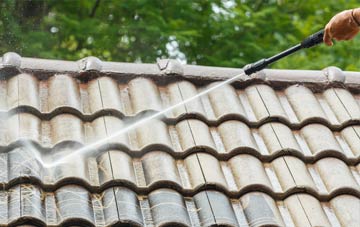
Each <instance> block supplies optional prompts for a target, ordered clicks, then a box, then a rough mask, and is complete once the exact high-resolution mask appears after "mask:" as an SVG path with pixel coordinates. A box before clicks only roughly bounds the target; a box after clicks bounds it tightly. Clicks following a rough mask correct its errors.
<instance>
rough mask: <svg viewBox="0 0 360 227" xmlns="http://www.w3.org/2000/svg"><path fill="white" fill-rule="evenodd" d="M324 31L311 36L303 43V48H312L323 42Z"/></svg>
mask: <svg viewBox="0 0 360 227" xmlns="http://www.w3.org/2000/svg"><path fill="white" fill-rule="evenodd" d="M323 37H324V29H321V30H320V31H318V32H316V33H314V34H312V35H310V36H309V37H307V38H306V39H304V40H303V41H302V42H301V47H302V48H310V47H313V46H316V45H318V44H320V43H322V42H323Z"/></svg>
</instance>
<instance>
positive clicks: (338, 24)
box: [324, 8, 360, 46]
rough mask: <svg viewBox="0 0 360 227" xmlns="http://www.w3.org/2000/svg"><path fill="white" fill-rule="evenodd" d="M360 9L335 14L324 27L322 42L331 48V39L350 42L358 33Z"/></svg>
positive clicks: (359, 29) (359, 28)
mask: <svg viewBox="0 0 360 227" xmlns="http://www.w3.org/2000/svg"><path fill="white" fill-rule="evenodd" d="M359 21H360V8H358V9H354V11H353V10H345V11H342V12H340V13H338V14H336V15H335V16H334V17H333V18H331V20H330V21H329V23H328V24H327V25H326V26H325V33H324V42H325V44H326V45H328V46H332V45H333V42H332V39H335V40H350V39H352V38H354V37H355V36H356V34H358V33H359V31H360V27H359V24H358V22H359Z"/></svg>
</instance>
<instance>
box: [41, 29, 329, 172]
mask: <svg viewBox="0 0 360 227" xmlns="http://www.w3.org/2000/svg"><path fill="white" fill-rule="evenodd" d="M323 36H324V30H320V31H318V32H316V33H314V34H312V35H310V36H309V37H307V38H306V39H304V40H303V41H302V42H301V43H299V44H297V45H295V46H293V47H291V48H289V49H287V50H285V51H283V52H281V53H278V54H276V55H274V56H272V57H269V58H264V59H261V60H259V61H257V62H255V63H252V64H248V65H246V66H245V67H244V72H242V73H240V74H238V75H235V76H233V77H231V78H230V79H227V80H224V81H222V82H220V83H218V84H216V85H215V86H213V87H210V88H209V89H206V90H204V91H202V92H200V93H198V94H197V95H195V96H193V97H190V98H188V99H185V100H183V101H182V102H179V103H177V104H175V105H173V106H170V107H168V108H166V109H164V110H162V111H160V112H157V113H153V114H151V115H149V116H146V117H144V118H142V119H140V120H138V121H136V122H134V123H131V124H129V125H126V126H125V127H124V128H122V129H121V130H119V131H117V132H116V133H114V134H112V135H109V136H108V137H106V138H104V139H101V140H98V141H96V142H94V143H91V144H88V145H86V146H84V147H82V148H79V149H75V150H73V151H71V153H68V154H66V155H64V156H62V157H59V158H58V159H57V160H46V159H45V158H43V157H42V156H41V155H39V152H38V153H37V154H35V156H34V158H35V159H36V160H38V161H39V162H40V163H42V164H43V167H44V168H51V167H55V166H57V165H59V164H62V163H66V162H67V161H68V160H69V159H73V158H74V157H75V156H79V155H85V154H86V155H89V153H91V154H92V152H94V151H96V149H97V148H98V147H100V146H102V145H104V144H106V143H107V142H108V141H109V140H112V139H114V138H115V137H117V136H119V135H121V134H123V133H126V132H128V131H130V130H133V129H135V128H137V127H138V126H140V125H142V124H144V123H147V122H149V121H150V120H153V119H156V118H159V117H161V116H164V114H166V113H167V112H169V111H171V110H173V109H175V108H177V107H179V106H182V105H185V104H187V103H189V102H191V101H193V100H195V99H197V98H199V97H201V96H203V95H206V94H208V93H209V92H211V91H213V90H215V89H217V88H219V87H221V86H223V85H225V84H230V83H232V82H234V81H236V80H237V79H239V78H240V77H242V76H244V75H247V76H250V75H251V74H253V73H256V72H258V71H260V70H262V69H264V68H266V67H267V66H268V65H270V64H272V63H274V62H276V61H278V60H280V59H282V58H284V57H287V56H289V55H290V54H293V53H295V52H297V51H299V50H301V49H305V48H310V47H313V46H316V45H318V44H320V43H322V42H323Z"/></svg>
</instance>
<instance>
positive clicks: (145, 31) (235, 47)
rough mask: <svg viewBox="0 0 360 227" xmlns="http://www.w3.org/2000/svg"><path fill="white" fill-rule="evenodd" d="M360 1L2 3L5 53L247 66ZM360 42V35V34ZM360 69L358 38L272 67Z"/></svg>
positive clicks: (0, 40) (0, 45) (0, 37)
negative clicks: (162, 59) (171, 59)
mask: <svg viewBox="0 0 360 227" xmlns="http://www.w3.org/2000/svg"><path fill="white" fill-rule="evenodd" d="M359 6H360V4H359V2H358V0H328V1H320V0H294V1H286V0H263V1H262V0H229V1H225V0H212V1H210V0H208V1H205V0H194V1H193V0H66V1H59V0H43V1H40V0H36V1H35V0H32V1H30V0H0V52H1V53H0V54H2V53H5V52H8V51H15V52H17V53H19V54H20V55H22V56H27V57H39V58H57V59H67V60H78V59H80V58H83V57H86V56H89V55H93V56H97V57H99V58H100V59H102V60H106V61H124V62H149V63H153V62H155V61H156V59H158V58H177V59H180V60H181V61H182V62H187V64H199V65H213V66H229V67H242V66H243V65H244V64H246V63H248V62H252V61H255V60H257V59H259V58H263V57H267V56H270V55H272V54H275V53H277V52H278V51H281V50H283V49H285V48H287V47H289V46H290V45H293V44H296V43H298V42H299V41H300V40H301V39H302V38H304V37H306V36H307V35H309V34H311V33H313V32H315V31H317V30H319V29H321V28H322V27H323V26H324V25H325V24H326V23H327V22H328V20H329V19H330V18H331V17H332V16H333V15H335V14H336V13H337V12H339V11H342V10H344V9H348V8H354V7H359ZM359 36H360V35H359ZM328 65H335V66H338V67H341V68H343V69H346V70H357V71H359V70H360V37H357V38H356V39H355V40H353V41H350V42H338V43H336V44H335V46H334V47H332V48H329V47H325V46H322V47H316V48H314V49H311V50H308V51H302V52H301V53H298V54H296V55H293V56H291V57H289V58H287V59H284V60H282V61H281V62H279V63H276V64H275V65H274V66H273V67H276V68H289V69H297V68H301V69H322V68H324V67H326V66H328Z"/></svg>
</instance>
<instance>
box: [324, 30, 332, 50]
mask: <svg viewBox="0 0 360 227" xmlns="http://www.w3.org/2000/svg"><path fill="white" fill-rule="evenodd" d="M323 40H324V43H325V44H326V45H328V46H332V45H333V43H332V41H331V34H330V26H326V27H325V33H324V38H323Z"/></svg>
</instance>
